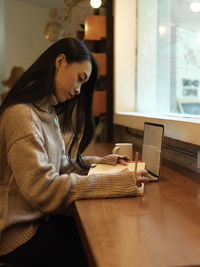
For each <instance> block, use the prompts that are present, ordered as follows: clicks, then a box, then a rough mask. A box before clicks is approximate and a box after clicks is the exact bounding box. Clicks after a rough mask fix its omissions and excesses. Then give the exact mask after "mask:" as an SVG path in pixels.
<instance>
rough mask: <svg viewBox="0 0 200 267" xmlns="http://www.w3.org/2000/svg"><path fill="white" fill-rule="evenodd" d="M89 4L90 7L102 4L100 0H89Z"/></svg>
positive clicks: (97, 6) (98, 6)
mask: <svg viewBox="0 0 200 267" xmlns="http://www.w3.org/2000/svg"><path fill="white" fill-rule="evenodd" d="M90 5H91V7H92V8H100V6H101V5H102V1H101V0H90Z"/></svg>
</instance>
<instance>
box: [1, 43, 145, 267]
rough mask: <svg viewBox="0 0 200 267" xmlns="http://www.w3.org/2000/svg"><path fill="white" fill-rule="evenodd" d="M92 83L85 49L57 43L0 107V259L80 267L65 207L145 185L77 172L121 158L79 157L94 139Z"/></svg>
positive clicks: (127, 176)
mask: <svg viewBox="0 0 200 267" xmlns="http://www.w3.org/2000/svg"><path fill="white" fill-rule="evenodd" d="M96 80H97V65H96V62H95V60H94V58H93V56H92V55H91V53H90V52H89V50H88V49H87V48H86V47H85V45H84V44H83V43H82V42H80V41H78V40H76V39H72V38H65V39H62V40H59V41H58V42H56V43H55V44H53V45H52V46H51V47H49V48H48V49H47V50H46V51H45V52H44V53H43V54H42V55H41V56H40V57H39V58H38V59H37V60H36V62H35V63H34V64H33V65H32V66H31V67H30V68H29V69H28V70H27V71H26V72H25V73H24V74H23V75H22V76H21V78H20V79H19V80H18V81H17V83H16V84H15V85H14V87H13V88H12V89H11V90H10V92H9V93H8V96H7V97H6V99H5V101H4V103H3V105H2V107H1V108H0V147H1V151H0V192H1V194H0V203H1V205H0V261H7V262H12V261H14V262H19V263H25V264H26V263H28V262H29V265H30V263H31V262H32V263H38V262H40V263H41V262H42V263H46V264H49V263H53V264H54V266H61V265H59V264H61V263H65V264H66V265H65V266H87V263H86V261H85V259H84V253H83V251H82V247H81V244H80V240H79V236H78V233H77V229H76V225H75V223H74V219H73V217H72V216H69V215H70V214H72V212H73V202H74V201H75V200H77V199H85V198H100V197H122V196H137V193H138V191H137V183H141V182H143V181H145V178H143V177H142V176H143V175H144V174H146V172H145V171H144V172H141V173H138V175H137V181H136V178H135V175H134V173H132V172H131V171H129V170H127V169H126V170H123V171H121V172H119V173H116V174H109V175H104V174H99V175H97V174H96V175H86V174H85V173H86V171H87V170H88V169H89V167H90V164H92V163H94V164H95V163H106V164H113V165H114V164H116V163H117V162H121V163H122V164H124V163H125V161H124V160H126V158H124V159H123V156H119V155H108V156H105V157H103V158H98V157H85V158H82V157H81V154H82V152H83V151H84V149H85V148H86V147H87V146H88V145H89V143H90V142H91V140H92V137H93V133H94V125H93V118H92V98H93V92H94V88H95V84H96ZM58 114H62V116H61V120H60V125H59V122H58V118H57V115H58ZM72 114H73V116H72ZM60 129H61V130H60ZM68 129H69V130H71V131H72V132H73V136H72V140H71V144H70V148H69V151H68V157H66V156H65V145H64V141H63V139H62V137H61V131H62V133H65V132H66V131H67V130H68ZM77 146H78V150H77V151H78V152H77V155H76V158H75V159H73V158H72V155H73V151H75V148H76V147H77ZM2 203H3V204H2ZM80 259H81V263H78V260H80ZM55 264H56V265H55Z"/></svg>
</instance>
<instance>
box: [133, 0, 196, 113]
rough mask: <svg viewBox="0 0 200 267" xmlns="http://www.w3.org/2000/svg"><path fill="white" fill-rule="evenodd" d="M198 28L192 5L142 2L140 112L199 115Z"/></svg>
mask: <svg viewBox="0 0 200 267" xmlns="http://www.w3.org/2000/svg"><path fill="white" fill-rule="evenodd" d="M195 2H196V3H199V5H200V0H199V1H195ZM195 8H196V9H195ZM198 10H199V11H198ZM197 11H198V12H197ZM199 25H200V7H199V6H198V5H196V6H195V7H194V6H192V1H188V0H181V1H180V0H148V1H146V0H139V1H138V49H137V52H138V53H137V111H138V112H149V113H165V114H166V113H180V114H181V113H182V114H193V115H200V26H199Z"/></svg>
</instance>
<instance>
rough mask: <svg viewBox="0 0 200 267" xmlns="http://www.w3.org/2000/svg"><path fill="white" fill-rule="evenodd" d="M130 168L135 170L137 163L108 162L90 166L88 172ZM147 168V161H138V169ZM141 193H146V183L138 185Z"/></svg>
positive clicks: (110, 171) (106, 171) (105, 171)
mask: <svg viewBox="0 0 200 267" xmlns="http://www.w3.org/2000/svg"><path fill="white" fill-rule="evenodd" d="M126 168H128V169H129V170H131V171H133V172H134V171H135V163H134V162H131V163H128V165H121V164H117V165H108V164H97V165H96V167H94V168H90V170H89V173H88V174H94V173H108V174H109V173H115V172H119V171H121V170H123V169H126ZM144 169H145V162H138V164H137V170H144ZM138 191H139V195H143V193H144V184H143V183H142V186H140V187H138Z"/></svg>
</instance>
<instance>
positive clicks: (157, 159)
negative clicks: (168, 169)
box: [142, 122, 164, 177]
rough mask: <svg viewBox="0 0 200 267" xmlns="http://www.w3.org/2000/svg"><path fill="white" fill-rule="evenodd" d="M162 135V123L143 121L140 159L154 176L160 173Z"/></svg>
mask: <svg viewBox="0 0 200 267" xmlns="http://www.w3.org/2000/svg"><path fill="white" fill-rule="evenodd" d="M163 135H164V126H163V125H161V124H154V123H149V122H145V123H144V137H143V145H142V161H143V162H145V163H146V169H147V170H148V172H149V173H150V174H152V175H154V176H156V177H159V175H160V164H161V150H162V144H163Z"/></svg>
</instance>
